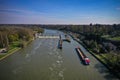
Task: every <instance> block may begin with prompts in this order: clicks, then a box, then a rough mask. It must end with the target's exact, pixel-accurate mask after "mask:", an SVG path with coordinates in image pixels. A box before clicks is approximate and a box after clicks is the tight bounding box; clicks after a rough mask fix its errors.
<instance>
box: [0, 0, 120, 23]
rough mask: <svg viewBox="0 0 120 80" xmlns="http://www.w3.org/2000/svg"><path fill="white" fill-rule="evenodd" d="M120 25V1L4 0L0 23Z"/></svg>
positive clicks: (0, 5) (1, 4)
mask: <svg viewBox="0 0 120 80" xmlns="http://www.w3.org/2000/svg"><path fill="white" fill-rule="evenodd" d="M90 23H92V24H104V25H105V24H107V25H112V24H120V0H109V1H108V0H100V1H98V0H36V1H34V0H19V1H18V0H11V1H9V0H1V1H0V24H45V25H46V24H47V25H58V24H59V25H66V24H67V25H89V24H90Z"/></svg>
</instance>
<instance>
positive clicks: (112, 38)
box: [102, 35, 120, 41]
mask: <svg viewBox="0 0 120 80" xmlns="http://www.w3.org/2000/svg"><path fill="white" fill-rule="evenodd" d="M102 37H103V38H105V39H109V40H114V41H120V36H118V37H111V36H110V35H103V36H102Z"/></svg>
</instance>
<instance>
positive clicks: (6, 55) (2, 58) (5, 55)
mask: <svg viewBox="0 0 120 80" xmlns="http://www.w3.org/2000/svg"><path fill="white" fill-rule="evenodd" d="M20 49H21V48H13V49H12V50H10V51H11V52H8V53H4V54H3V55H4V56H3V57H1V58H0V61H2V60H4V59H5V58H7V57H9V56H10V55H12V54H14V53H15V52H17V51H19V50H20Z"/></svg>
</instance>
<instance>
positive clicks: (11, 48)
mask: <svg viewBox="0 0 120 80" xmlns="http://www.w3.org/2000/svg"><path fill="white" fill-rule="evenodd" d="M19 43H20V42H19V41H15V42H13V43H11V44H10V45H9V50H8V51H7V53H1V54H0V60H2V59H4V58H6V57H7V56H9V55H11V54H13V53H14V52H15V51H17V50H19V49H20V48H19V47H18V45H19Z"/></svg>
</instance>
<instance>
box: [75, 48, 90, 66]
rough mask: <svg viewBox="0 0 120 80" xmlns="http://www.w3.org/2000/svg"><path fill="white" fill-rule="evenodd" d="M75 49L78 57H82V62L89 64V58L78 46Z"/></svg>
mask: <svg viewBox="0 0 120 80" xmlns="http://www.w3.org/2000/svg"><path fill="white" fill-rule="evenodd" d="M76 51H77V52H78V54H79V56H80V58H81V59H82V62H83V63H84V64H85V65H89V64H90V60H89V58H88V57H87V56H86V55H85V54H84V53H83V52H82V50H81V49H80V48H79V47H78V48H76Z"/></svg>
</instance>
